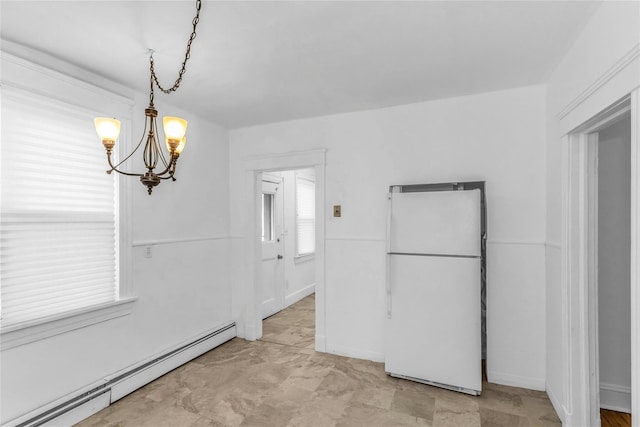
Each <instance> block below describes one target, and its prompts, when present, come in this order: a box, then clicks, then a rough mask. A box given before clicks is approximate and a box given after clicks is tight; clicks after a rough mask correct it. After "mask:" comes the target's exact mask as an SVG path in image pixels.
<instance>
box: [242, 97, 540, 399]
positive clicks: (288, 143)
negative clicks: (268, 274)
mask: <svg viewBox="0 0 640 427" xmlns="http://www.w3.org/2000/svg"><path fill="white" fill-rule="evenodd" d="M544 115H545V92H544V87H542V86H532V87H526V88H520V89H513V90H506V91H500V92H493V93H486V94H482V95H476V96H468V97H462V98H452V99H445V100H440V101H434V102H427V103H417V104H411V105H405V106H399V107H394V108H386V109H380V110H372V111H364V112H357V113H349V114H340V115H334V116H327V117H319V118H313V119H305V120H297V121H290V122H283V123H276V124H271V125H265V126H256V127H251V128H245V129H238V130H234V131H231V132H230V168H231V169H230V174H231V211H232V212H233V215H232V218H231V230H232V235H233V236H234V241H235V242H236V245H234V247H235V252H234V257H235V256H236V255H238V253H240V251H241V250H242V248H243V245H244V243H243V242H244V241H245V239H246V237H247V236H245V235H244V234H243V230H244V229H245V228H246V224H247V218H246V213H245V211H246V209H245V208H244V205H243V201H242V200H243V196H242V194H243V191H245V188H246V187H245V184H246V183H245V182H244V179H245V175H244V174H243V162H244V159H246V158H247V157H250V158H251V157H252V156H258V155H265V154H271V153H286V152H291V151H301V150H310V149H320V148H326V149H327V150H328V151H327V164H326V181H325V186H326V194H325V196H326V206H325V207H324V209H325V212H326V217H327V218H328V219H327V223H326V346H327V350H328V351H330V352H333V353H337V354H345V355H352V356H355V357H362V358H370V359H374V360H383V359H384V347H383V337H382V330H383V323H384V313H385V309H384V307H385V293H384V280H385V279H384V278H385V271H384V265H385V224H386V222H385V221H386V219H385V218H386V196H385V195H386V192H387V191H388V188H389V186H390V185H393V184H409V183H425V182H443V181H465V180H486V181H487V198H488V232H489V245H488V336H489V337H488V341H489V342H488V344H489V345H488V358H489V360H488V368H489V376H490V380H493V381H498V382H503V383H509V384H516V385H521V386H528V387H533V388H543V387H544V376H545V367H544V354H545V336H544V334H545V331H544V324H545V322H544V311H545V310H544V246H543V240H544V233H545V224H544V212H545V208H544V205H545V195H544V191H545V185H544V129H545V126H544ZM338 204H339V205H342V217H341V218H333V216H332V212H331V207H332V206H333V205H338ZM235 273H236V274H237V276H236V277H235V278H234V280H237V281H238V282H239V283H242V282H243V281H244V280H246V277H245V276H244V275H243V274H242V269H241V268H236V271H235ZM234 297H236V299H235V300H234V311H235V312H236V313H242V311H243V307H242V304H241V301H242V299H241V298H242V295H241V294H234ZM239 333H242V332H241V331H239Z"/></svg>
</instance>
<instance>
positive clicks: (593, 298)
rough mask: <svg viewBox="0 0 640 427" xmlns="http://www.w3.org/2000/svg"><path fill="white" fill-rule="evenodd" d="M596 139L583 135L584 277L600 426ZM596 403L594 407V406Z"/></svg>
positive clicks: (593, 416)
mask: <svg viewBox="0 0 640 427" xmlns="http://www.w3.org/2000/svg"><path fill="white" fill-rule="evenodd" d="M598 139H599V136H598V134H597V133H591V134H588V135H585V141H584V145H585V147H584V148H585V157H584V161H585V165H584V175H585V182H584V184H585V188H584V193H585V201H584V208H585V211H586V212H585V235H586V236H585V237H586V242H585V244H584V247H585V250H586V253H585V266H584V269H585V275H586V278H585V279H586V280H585V281H586V284H587V295H586V310H587V322H588V324H587V331H588V335H587V345H588V347H589V349H588V351H587V357H588V362H589V365H588V366H587V368H588V369H589V400H588V401H589V402H590V404H589V407H590V408H591V413H590V425H591V426H594V427H597V426H599V425H600V395H599V393H598V384H599V383H600V351H599V334H598V328H599V326H598V325H599V323H598ZM594 402H595V404H594Z"/></svg>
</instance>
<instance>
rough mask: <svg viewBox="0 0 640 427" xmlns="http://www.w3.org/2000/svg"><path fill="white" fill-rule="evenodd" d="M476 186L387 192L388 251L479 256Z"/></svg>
mask: <svg viewBox="0 0 640 427" xmlns="http://www.w3.org/2000/svg"><path fill="white" fill-rule="evenodd" d="M480 196H481V193H480V190H477V189H476V190H460V191H458V190H455V191H433V192H431V191H428V192H416V193H390V196H389V197H390V199H389V200H390V202H389V209H390V212H389V230H388V233H389V236H388V239H389V242H388V245H389V246H388V251H389V252H390V253H409V254H437V255H461V256H480V251H481V250H480V242H481V238H480V237H481V223H480V221H481V220H480V209H481V207H480Z"/></svg>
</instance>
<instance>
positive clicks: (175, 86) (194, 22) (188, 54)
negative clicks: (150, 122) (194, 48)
mask: <svg viewBox="0 0 640 427" xmlns="http://www.w3.org/2000/svg"><path fill="white" fill-rule="evenodd" d="M201 7H202V1H201V0H196V16H195V17H194V18H193V20H192V21H191V23H192V25H193V30H192V31H191V35H190V36H189V41H188V42H187V51H186V53H185V55H184V61H183V62H182V68H181V69H180V72H179V73H178V78H177V79H176V81H175V83H174V84H173V86H172V87H170V88H169V89H165V88H163V87H162V85H160V82H159V81H158V76H157V75H156V72H155V69H154V67H153V66H154V62H153V52H152V53H151V55H149V64H150V65H149V69H150V71H151V78H152V79H153V80H152V82H151V94H150V98H151V102H153V82H155V83H156V86H158V89H160V90H161V91H162V92H164V93H166V94H169V93H171V92H175V91H176V90H177V89H178V87H180V83H182V77H183V75H184V73H185V72H186V71H187V61H188V60H189V58H190V57H191V43H193V40H194V39H195V38H196V27H197V26H198V22H199V21H200V8H201Z"/></svg>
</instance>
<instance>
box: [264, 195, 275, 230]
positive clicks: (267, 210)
mask: <svg viewBox="0 0 640 427" xmlns="http://www.w3.org/2000/svg"><path fill="white" fill-rule="evenodd" d="M274 197H275V195H274V194H270V193H262V241H263V242H271V241H273V237H274V236H273V228H274V224H273V217H274V212H273V210H274V206H273V199H274Z"/></svg>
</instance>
